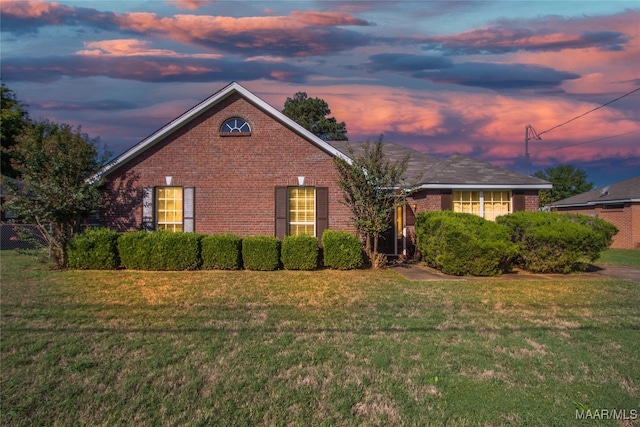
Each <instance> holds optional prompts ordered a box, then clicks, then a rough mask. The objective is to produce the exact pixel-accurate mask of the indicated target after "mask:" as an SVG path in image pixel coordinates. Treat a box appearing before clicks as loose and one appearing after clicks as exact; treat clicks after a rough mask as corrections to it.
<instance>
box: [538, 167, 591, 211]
mask: <svg viewBox="0 0 640 427" xmlns="http://www.w3.org/2000/svg"><path fill="white" fill-rule="evenodd" d="M533 176H535V177H537V178H540V179H544V180H546V181H549V182H551V183H552V184H553V189H551V190H540V193H539V194H540V206H547V205H549V204H550V203H553V202H556V201H558V200H562V199H566V198H567V197H571V196H575V195H577V194H581V193H584V192H587V191H591V190H593V183H592V182H589V181H588V180H587V173H586V172H585V171H584V170H583V169H580V168H576V167H575V166H573V165H560V166H556V167H549V168H546V169H544V170H542V171H538V172H536V173H534V174H533Z"/></svg>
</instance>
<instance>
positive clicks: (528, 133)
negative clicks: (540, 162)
mask: <svg viewBox="0 0 640 427" xmlns="http://www.w3.org/2000/svg"><path fill="white" fill-rule="evenodd" d="M530 139H537V140H541V139H542V138H540V135H538V133H537V132H536V130H535V129H534V128H533V126H531V125H526V126H525V127H524V170H525V172H526V174H527V175H529V167H530V166H531V161H530V160H529V140H530Z"/></svg>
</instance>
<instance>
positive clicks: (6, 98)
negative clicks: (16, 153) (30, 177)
mask: <svg viewBox="0 0 640 427" xmlns="http://www.w3.org/2000/svg"><path fill="white" fill-rule="evenodd" d="M0 95H1V96H0V107H1V108H0V111H1V112H0V141H2V151H1V152H0V159H1V161H2V163H1V165H0V170H2V175H4V176H8V177H11V178H18V176H17V175H18V173H17V172H16V171H15V170H14V169H13V166H11V160H10V159H11V156H10V154H9V150H10V148H11V147H13V146H14V145H15V144H16V138H17V137H18V135H20V134H21V133H22V132H23V131H24V130H25V129H26V128H27V127H28V126H30V125H31V119H30V118H29V113H28V112H27V110H26V107H27V106H26V105H25V104H23V103H22V102H20V101H19V100H18V98H17V97H16V94H15V93H13V91H12V90H11V89H9V88H8V87H6V86H5V85H4V83H2V86H1V87H0Z"/></svg>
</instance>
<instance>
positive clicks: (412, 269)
mask: <svg viewBox="0 0 640 427" xmlns="http://www.w3.org/2000/svg"><path fill="white" fill-rule="evenodd" d="M392 268H393V270H394V271H395V272H396V273H398V274H399V275H401V276H402V277H404V278H405V279H408V280H412V281H418V280H420V281H427V282H429V281H438V280H457V281H465V280H483V279H485V280H486V279H494V280H496V279H497V280H505V279H506V280H537V279H542V280H547V279H553V280H562V279H567V278H582V277H584V278H592V277H593V278H596V277H602V278H614V279H621V280H630V281H632V282H638V283H640V268H635V267H622V266H600V267H594V268H593V269H592V270H591V271H586V272H584V273H579V274H572V275H566V274H533V273H528V272H526V271H518V272H516V273H510V274H503V275H502V276H498V277H474V276H449V275H447V274H444V273H442V272H440V271H438V270H436V269H433V268H431V267H428V266H427V265H425V264H404V265H397V266H394V267H392Z"/></svg>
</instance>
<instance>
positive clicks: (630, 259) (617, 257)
mask: <svg viewBox="0 0 640 427" xmlns="http://www.w3.org/2000/svg"><path fill="white" fill-rule="evenodd" d="M596 264H602V265H627V266H630V267H639V268H640V250H639V249H607V250H606V251H604V252H603V253H602V255H601V256H600V259H598V261H597V262H596Z"/></svg>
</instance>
